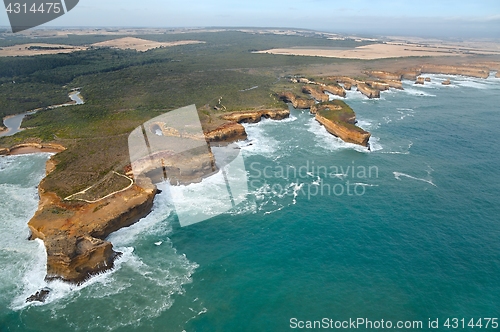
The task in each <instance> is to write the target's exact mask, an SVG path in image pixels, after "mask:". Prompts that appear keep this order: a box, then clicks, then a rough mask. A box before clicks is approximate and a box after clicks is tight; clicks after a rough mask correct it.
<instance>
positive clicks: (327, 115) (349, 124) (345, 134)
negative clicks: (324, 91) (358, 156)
mask: <svg viewBox="0 0 500 332" xmlns="http://www.w3.org/2000/svg"><path fill="white" fill-rule="evenodd" d="M311 112H312V113H315V114H316V120H317V121H318V122H319V123H321V124H322V125H323V126H325V129H326V130H327V131H328V132H329V133H330V134H332V135H334V136H337V137H339V138H340V139H342V140H343V141H345V142H349V143H354V144H358V145H362V146H366V147H368V140H369V139H370V136H371V134H370V133H369V132H367V131H365V130H363V129H361V128H359V127H357V126H356V125H355V123H356V114H355V113H354V111H353V110H352V109H351V108H350V107H349V106H348V105H347V104H345V103H344V102H343V101H341V100H334V101H330V102H326V103H321V104H317V105H315V107H313V108H311Z"/></svg>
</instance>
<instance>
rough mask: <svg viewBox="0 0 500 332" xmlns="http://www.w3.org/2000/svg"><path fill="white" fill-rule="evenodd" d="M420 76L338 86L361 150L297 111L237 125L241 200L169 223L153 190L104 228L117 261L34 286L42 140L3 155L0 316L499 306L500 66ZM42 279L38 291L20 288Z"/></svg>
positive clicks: (277, 324) (220, 317)
mask: <svg viewBox="0 0 500 332" xmlns="http://www.w3.org/2000/svg"><path fill="white" fill-rule="evenodd" d="M430 76H431V78H432V82H431V83H430V84H427V85H426V86H414V85H413V84H411V83H410V82H407V83H405V89H406V90H405V91H396V90H391V91H389V92H383V93H382V98H381V99H380V100H368V99H366V98H364V97H362V96H361V95H359V94H357V93H356V92H349V93H348V97H347V102H348V103H349V105H350V106H351V107H352V108H353V109H354V110H355V111H356V113H357V116H358V120H359V124H360V126H362V127H363V128H365V129H367V130H369V131H370V132H372V135H373V137H372V140H371V143H372V151H371V152H368V151H366V150H365V149H364V148H361V147H357V146H354V145H351V144H346V143H343V142H341V141H339V140H338V139H336V138H334V137H333V136H331V135H329V134H327V133H326V131H325V130H324V128H322V127H321V126H320V125H319V124H317V123H316V122H315V120H314V118H312V117H311V116H310V115H309V114H308V113H307V112H303V111H297V110H292V115H291V118H290V119H288V120H285V121H281V122H280V121H272V120H266V121H263V122H261V123H259V124H252V125H247V131H248V133H249V138H250V140H251V141H252V145H248V144H247V143H242V144H241V146H242V151H243V155H244V158H245V164H246V168H247V172H248V176H249V189H250V194H249V195H248V197H247V200H246V202H245V203H243V204H241V205H239V206H238V207H237V208H236V209H234V210H232V211H229V212H227V213H225V214H223V215H220V216H216V217H214V218H212V219H210V220H207V221H204V222H201V223H198V224H195V225H192V226H189V227H184V228H181V227H180V225H179V222H178V220H177V218H176V216H175V212H174V211H173V207H172V206H171V205H170V204H169V203H168V201H167V200H166V193H162V194H161V195H159V196H158V197H157V199H156V201H155V209H154V211H153V212H152V213H151V214H150V215H149V216H148V217H146V218H145V219H143V220H142V221H140V222H139V223H137V224H135V225H133V226H132V227H129V228H127V229H122V230H120V231H118V232H116V233H115V234H113V235H112V236H111V238H110V240H111V241H112V242H113V243H114V245H115V247H116V248H117V249H118V250H120V251H122V252H124V255H123V257H122V258H121V259H120V261H119V262H118V264H117V268H116V270H115V271H112V272H109V273H106V274H103V275H100V276H98V277H96V278H94V279H93V280H92V281H91V282H90V283H88V284H86V285H84V286H82V287H73V286H68V285H65V284H63V283H50V284H48V285H47V284H46V283H45V282H44V281H43V280H42V279H43V275H44V268H45V266H44V259H45V256H44V251H43V245H42V244H41V243H39V242H29V241H26V238H27V236H28V234H29V232H28V229H27V226H26V222H27V221H28V220H29V218H30V216H31V215H32V214H33V213H34V211H35V210H36V206H37V195H36V185H37V183H38V182H39V180H40V179H41V178H42V177H43V174H44V170H43V167H44V162H45V160H46V159H47V158H48V155H43V154H37V155H29V156H10V157H2V158H0V196H1V197H2V200H1V201H0V216H1V218H0V219H1V223H0V233H1V234H2V235H3V236H2V239H1V240H0V249H2V250H1V251H0V263H1V264H2V266H3V267H4V268H3V269H2V271H0V280H1V281H2V283H1V284H0V326H1V327H0V331H287V330H290V319H291V318H297V319H298V320H304V321H306V320H321V319H322V318H329V319H333V320H349V319H350V318H351V319H356V318H368V319H370V320H373V321H376V320H379V321H380V320H381V319H384V320H385V321H387V320H390V321H394V322H396V321H406V320H411V321H423V322H424V328H423V329H421V330H428V329H427V328H426V327H427V323H428V319H429V318H432V319H436V318H439V319H440V322H441V325H442V324H443V323H444V321H445V319H446V318H448V317H449V318H453V317H456V318H459V319H461V318H465V319H466V322H468V321H469V320H470V319H471V318H475V319H476V320H477V319H478V318H481V317H499V316H500V264H499V263H500V241H499V236H500V224H499V219H498V216H499V215H500V204H499V203H500V201H499V198H498V188H500V175H499V174H498V165H499V164H500V139H499V138H498V128H499V127H500V117H499V114H498V113H499V112H500V110H499V108H498V104H499V96H500V94H499V92H500V80H499V79H494V78H489V79H488V80H479V79H470V78H463V77H452V83H453V86H449V87H445V86H442V85H441V84H440V81H441V80H443V79H444V78H445V77H444V76H440V75H430ZM325 168H326V170H327V171H325ZM353 169H354V170H355V172H354V174H353V173H352V170H353ZM264 170H265V171H266V173H265V174H264ZM300 170H301V171H300ZM342 173H343V174H342ZM265 175H266V176H265ZM322 189H323V190H322ZM197 190H199V192H200V197H201V198H202V197H203V191H204V190H205V191H209V190H212V188H211V186H210V185H209V184H208V183H207V182H205V183H202V184H201V185H198V187H197ZM201 198H200V199H201ZM44 286H49V287H50V288H51V289H52V290H53V291H52V293H51V295H50V297H49V299H48V303H46V304H44V305H26V304H25V303H24V299H25V298H26V297H27V296H29V295H31V294H33V293H34V292H35V291H36V290H38V289H40V288H42V287H44ZM499 318H500V317H499ZM466 324H467V323H466ZM483 328H484V327H483ZM490 329H491V328H490ZM414 330H416V329H414ZM440 330H447V329H446V328H443V327H442V326H441V329H440ZM462 330H469V329H468V328H467V327H466V328H465V329H462Z"/></svg>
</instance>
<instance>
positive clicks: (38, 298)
mask: <svg viewBox="0 0 500 332" xmlns="http://www.w3.org/2000/svg"><path fill="white" fill-rule="evenodd" d="M49 293H50V289H48V288H44V289H42V290H39V291H38V292H36V293H35V294H34V295H31V296H30V297H28V298H27V299H26V303H29V302H42V303H43V302H45V300H46V299H47V296H49Z"/></svg>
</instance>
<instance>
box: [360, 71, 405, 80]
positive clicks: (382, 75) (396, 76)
mask: <svg viewBox="0 0 500 332" xmlns="http://www.w3.org/2000/svg"><path fill="white" fill-rule="evenodd" d="M363 73H364V74H366V75H368V76H370V77H375V78H378V79H381V80H391V81H401V78H402V74H401V73H390V72H388V71H381V70H367V71H364V72H363Z"/></svg>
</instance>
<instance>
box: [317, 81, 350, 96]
mask: <svg viewBox="0 0 500 332" xmlns="http://www.w3.org/2000/svg"><path fill="white" fill-rule="evenodd" d="M345 84H348V83H345ZM346 89H347V88H346ZM350 89H351V87H350V86H349V89H347V90H350ZM323 90H325V91H326V92H329V93H331V94H332V95H336V96H340V97H345V96H346V92H345V90H344V88H343V87H341V86H340V85H324V86H323Z"/></svg>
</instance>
